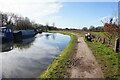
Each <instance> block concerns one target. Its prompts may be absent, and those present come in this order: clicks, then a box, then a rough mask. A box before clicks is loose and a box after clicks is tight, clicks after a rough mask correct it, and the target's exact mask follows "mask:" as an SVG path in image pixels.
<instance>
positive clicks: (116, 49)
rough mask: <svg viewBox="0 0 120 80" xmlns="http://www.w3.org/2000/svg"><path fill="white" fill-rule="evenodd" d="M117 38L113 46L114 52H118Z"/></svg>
mask: <svg viewBox="0 0 120 80" xmlns="http://www.w3.org/2000/svg"><path fill="white" fill-rule="evenodd" d="M119 44H120V43H119V38H117V39H116V40H115V47H114V51H115V52H119V48H120V46H119Z"/></svg>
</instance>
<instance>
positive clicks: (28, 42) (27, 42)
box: [0, 37, 35, 52]
mask: <svg viewBox="0 0 120 80" xmlns="http://www.w3.org/2000/svg"><path fill="white" fill-rule="evenodd" d="M34 40H35V37H32V38H27V39H22V41H21V42H19V43H14V42H7V43H1V44H0V46H1V48H0V49H1V51H0V52H8V51H11V50H13V48H19V49H27V48H30V46H32V43H33V42H34Z"/></svg>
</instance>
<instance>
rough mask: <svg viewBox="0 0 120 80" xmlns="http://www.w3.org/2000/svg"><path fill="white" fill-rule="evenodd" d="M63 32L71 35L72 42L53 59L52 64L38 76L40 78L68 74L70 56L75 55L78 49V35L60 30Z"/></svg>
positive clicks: (59, 76)
mask: <svg viewBox="0 0 120 80" xmlns="http://www.w3.org/2000/svg"><path fill="white" fill-rule="evenodd" d="M60 33H63V34H67V35H69V36H70V37H71V40H70V42H69V43H68V45H67V47H66V48H65V49H64V50H63V51H62V52H61V53H60V55H59V56H58V57H57V58H56V59H55V60H54V61H53V63H52V64H50V65H49V66H48V68H47V69H46V70H45V71H44V72H43V73H42V74H40V76H38V79H40V78H62V77H64V75H66V74H67V73H66V71H67V68H68V65H67V64H68V62H69V61H70V58H71V57H72V56H73V54H74V52H75V51H76V45H77V37H76V36H74V35H73V34H70V33H65V32H60Z"/></svg>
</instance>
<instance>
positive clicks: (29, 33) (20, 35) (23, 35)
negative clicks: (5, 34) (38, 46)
mask: <svg viewBox="0 0 120 80" xmlns="http://www.w3.org/2000/svg"><path fill="white" fill-rule="evenodd" d="M13 36H14V42H21V41H22V40H23V39H27V38H32V37H34V36H35V31H34V30H19V31H14V32H13Z"/></svg>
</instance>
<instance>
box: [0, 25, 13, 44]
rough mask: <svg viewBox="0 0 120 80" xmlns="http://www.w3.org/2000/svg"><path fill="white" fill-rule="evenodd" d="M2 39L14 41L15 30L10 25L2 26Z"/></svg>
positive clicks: (0, 36)
mask: <svg viewBox="0 0 120 80" xmlns="http://www.w3.org/2000/svg"><path fill="white" fill-rule="evenodd" d="M0 39H1V40H2V43H5V42H11V41H13V31H12V29H11V28H9V27H0Z"/></svg>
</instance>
